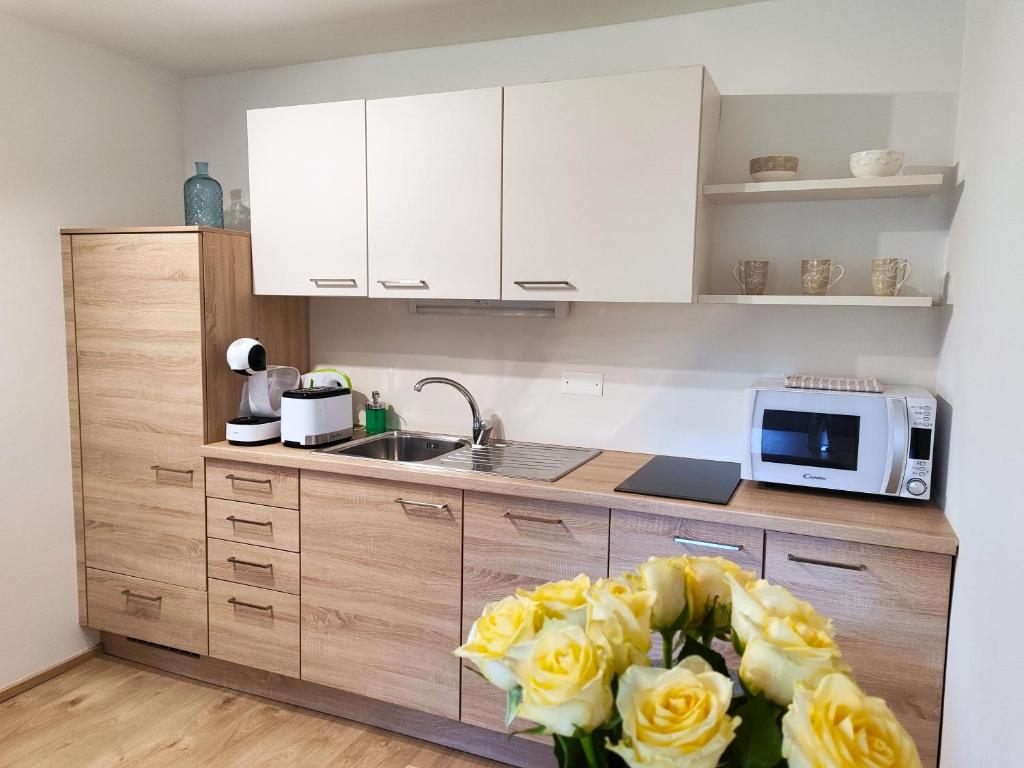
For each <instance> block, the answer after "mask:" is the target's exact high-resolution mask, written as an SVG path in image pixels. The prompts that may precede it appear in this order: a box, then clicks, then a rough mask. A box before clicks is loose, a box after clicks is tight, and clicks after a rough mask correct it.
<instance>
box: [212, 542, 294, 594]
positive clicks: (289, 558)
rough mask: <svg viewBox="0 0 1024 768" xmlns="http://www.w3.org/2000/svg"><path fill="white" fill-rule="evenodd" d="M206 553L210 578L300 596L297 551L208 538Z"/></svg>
mask: <svg viewBox="0 0 1024 768" xmlns="http://www.w3.org/2000/svg"><path fill="white" fill-rule="evenodd" d="M207 551H208V554H209V566H208V568H209V573H210V578H211V579H221V580H222V581H234V582H237V583H238V584H249V585H251V586H253V587H262V588H263V589H273V590H277V591H278V592H291V593H292V594H293V595H297V594H299V555H298V553H297V552H285V551H284V550H281V549H270V548H269V547H255V546H253V545H252V544H239V543H238V542H237V541H221V540H220V539H210V540H209V545H208V548H207Z"/></svg>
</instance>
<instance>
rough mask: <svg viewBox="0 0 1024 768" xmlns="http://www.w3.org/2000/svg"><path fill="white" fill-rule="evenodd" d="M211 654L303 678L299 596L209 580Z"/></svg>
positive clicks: (248, 665) (280, 673)
mask: <svg viewBox="0 0 1024 768" xmlns="http://www.w3.org/2000/svg"><path fill="white" fill-rule="evenodd" d="M208 592H209V600H210V655H211V656H213V657H214V658H216V659H224V660H225V661H233V662H234V663H236V664H244V665H245V666H247V667H255V668H256V669H265V670H266V671H267V672H276V673H277V674H279V675H287V676H288V677H298V676H299V598H298V596H297V595H287V594H284V593H282V592H272V591H270V590H269V589H259V588H258V587H249V586H244V585H242V584H232V583H230V582H226V581H219V580H217V579H210V586H209V590H208Z"/></svg>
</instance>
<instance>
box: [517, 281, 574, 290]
mask: <svg viewBox="0 0 1024 768" xmlns="http://www.w3.org/2000/svg"><path fill="white" fill-rule="evenodd" d="M512 284H513V285H518V286H519V287H520V288H522V289H523V290H524V291H557V290H559V289H562V288H564V289H566V290H570V291H575V290H576V286H575V285H573V284H572V283H570V282H569V281H568V280H513V281H512Z"/></svg>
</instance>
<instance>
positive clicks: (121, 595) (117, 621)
mask: <svg viewBox="0 0 1024 768" xmlns="http://www.w3.org/2000/svg"><path fill="white" fill-rule="evenodd" d="M86 574H87V575H86V581H87V589H88V594H89V598H88V602H89V626H90V627H93V628H94V629H102V630H104V631H106V632H113V633H114V634H117V635H127V636H128V637H134V638H137V639H139V640H146V641H148V642H151V643H159V644H160V645H167V646H170V647H172V648H178V649H180V650H183V651H191V652H192V653H199V654H205V653H206V651H207V642H206V640H207V633H206V592H204V591H202V590H199V589H188V588H186V587H175V586H171V585H170V584H162V583H160V582H158V581H149V580H148V579H138V578H135V577H132V576H121V575H119V574H116V573H107V572H106V571H98V570H96V569H95V568H89V569H87V570H86Z"/></svg>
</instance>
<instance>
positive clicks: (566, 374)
mask: <svg viewBox="0 0 1024 768" xmlns="http://www.w3.org/2000/svg"><path fill="white" fill-rule="evenodd" d="M562 394H563V395H586V396H588V397H601V396H602V395H604V374H603V373H586V372H585V371H563V372H562Z"/></svg>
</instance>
